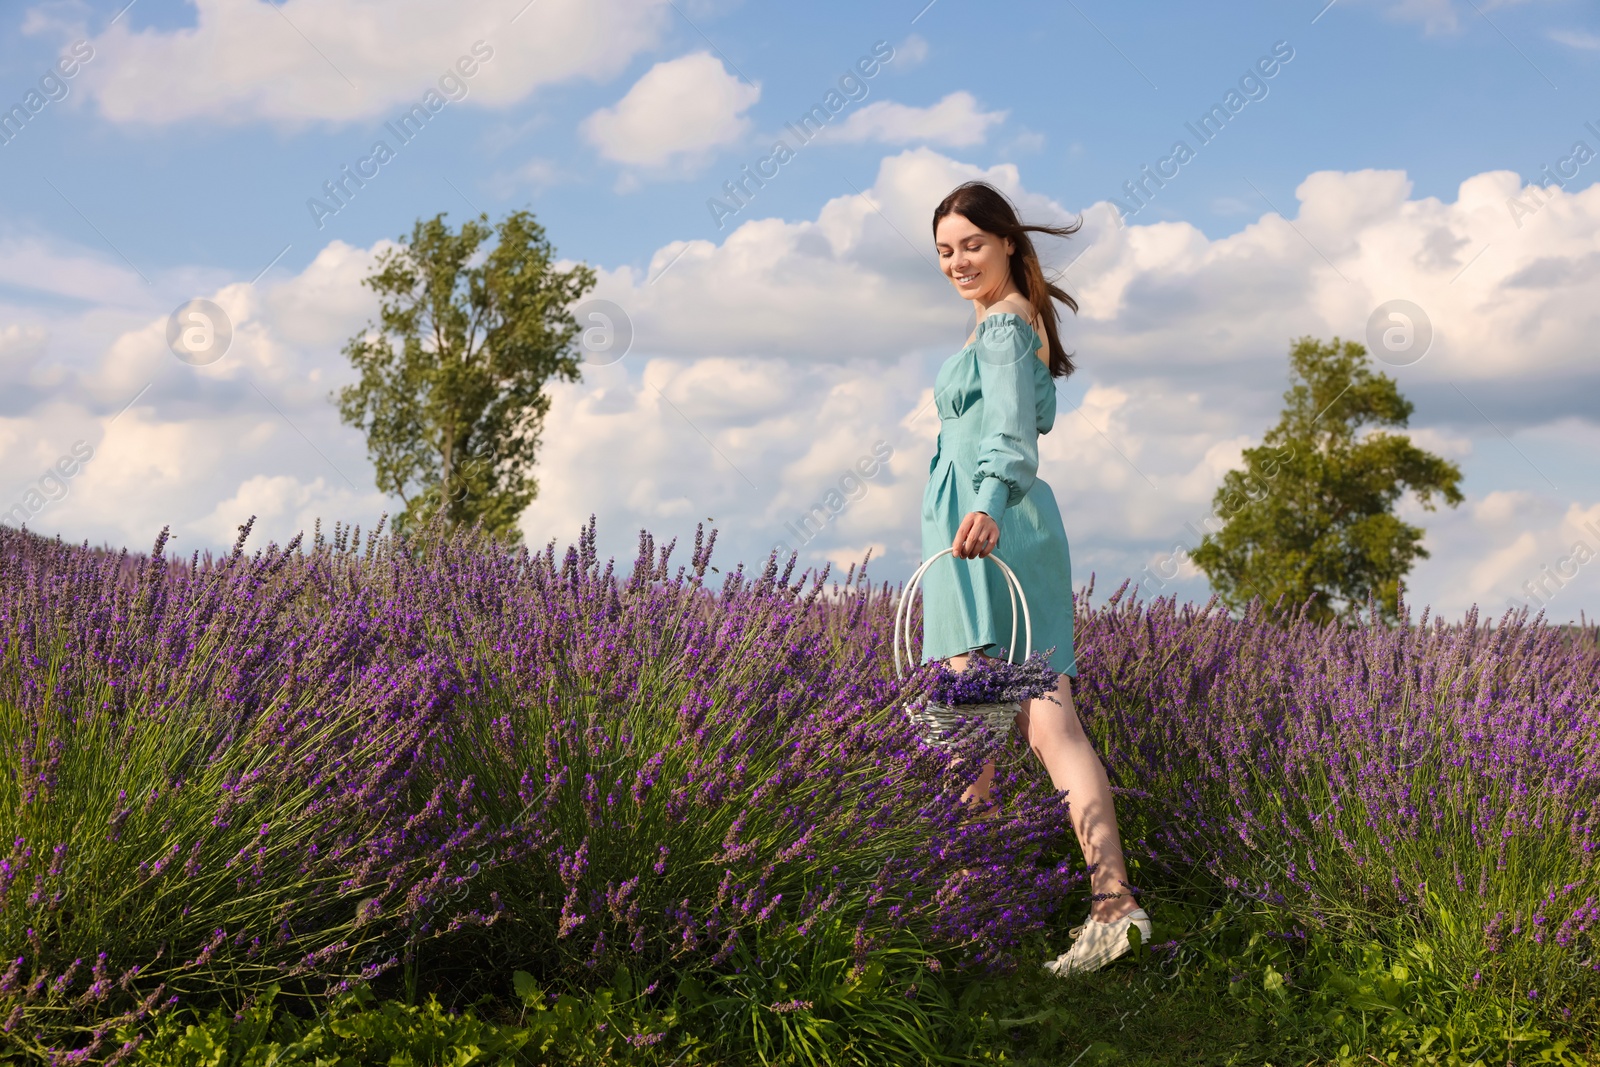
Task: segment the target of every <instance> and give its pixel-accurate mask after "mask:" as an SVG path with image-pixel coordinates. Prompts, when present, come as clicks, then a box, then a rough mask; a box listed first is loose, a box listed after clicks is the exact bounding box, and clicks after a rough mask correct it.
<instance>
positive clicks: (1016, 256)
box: [933, 182, 1083, 378]
mask: <svg viewBox="0 0 1600 1067" xmlns="http://www.w3.org/2000/svg"><path fill="white" fill-rule="evenodd" d="M946 215H960V216H961V217H962V218H964V219H966V220H967V221H968V222H970V223H972V224H973V225H974V226H976V227H977V228H978V229H980V230H983V231H984V232H986V233H992V234H994V235H995V236H996V237H999V238H1002V239H1004V238H1010V239H1011V240H1012V241H1013V242H1015V244H1016V251H1014V252H1012V253H1011V281H1012V282H1013V284H1015V285H1016V287H1017V289H1018V291H1019V292H1021V293H1022V295H1023V296H1025V297H1026V298H1027V300H1028V303H1030V304H1032V305H1033V310H1034V311H1036V312H1038V314H1039V318H1040V319H1041V320H1043V322H1044V333H1045V342H1046V345H1047V346H1048V348H1049V350H1050V375H1051V377H1054V378H1065V377H1066V376H1067V375H1069V374H1071V373H1072V372H1073V370H1074V369H1076V368H1075V367H1074V366H1073V362H1072V353H1070V352H1068V351H1067V350H1066V349H1064V348H1062V347H1061V336H1060V333H1059V331H1058V330H1057V329H1056V307H1055V304H1053V303H1052V302H1051V301H1052V299H1054V300H1059V301H1061V302H1062V303H1063V304H1065V305H1067V307H1069V308H1071V309H1072V311H1073V314H1077V311H1078V302H1077V301H1076V300H1074V299H1072V297H1071V296H1070V295H1068V293H1067V291H1066V290H1065V289H1062V288H1060V287H1058V286H1056V285H1054V284H1052V283H1051V282H1049V281H1048V280H1046V279H1045V276H1044V270H1043V268H1041V267H1040V266H1039V254H1038V253H1037V252H1035V251H1034V249H1033V241H1032V240H1031V239H1030V238H1029V237H1028V234H1030V233H1048V234H1054V235H1055V236H1057V237H1070V236H1072V235H1073V234H1075V233H1077V232H1078V230H1080V229H1081V228H1082V227H1083V219H1081V218H1080V219H1079V220H1078V221H1077V222H1075V223H1073V224H1072V225H1071V226H1030V225H1026V224H1024V223H1023V221H1022V220H1021V219H1020V218H1018V217H1017V209H1016V207H1015V206H1014V205H1013V204H1012V203H1011V201H1010V200H1007V199H1006V196H1005V194H1004V193H1002V192H1001V191H1000V190H998V189H996V188H995V187H994V186H992V185H990V184H989V183H988V182H963V183H962V184H960V185H958V186H956V187H955V188H954V189H953V190H951V192H950V195H949V196H947V197H945V198H944V199H943V200H941V201H939V206H938V207H936V208H934V209H933V232H934V236H935V237H936V238H937V237H938V234H939V220H940V219H942V218H944V217H945V216H946Z"/></svg>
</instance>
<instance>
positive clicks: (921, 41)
mask: <svg viewBox="0 0 1600 1067" xmlns="http://www.w3.org/2000/svg"><path fill="white" fill-rule="evenodd" d="M927 58H928V39H927V38H926V37H924V36H922V34H920V33H913V34H912V35H911V36H909V37H907V38H906V39H905V40H904V41H902V42H901V43H900V45H899V46H898V47H896V48H895V50H894V69H895V70H910V69H911V68H912V67H915V66H920V65H921V64H922V62H923V60H925V59H927Z"/></svg>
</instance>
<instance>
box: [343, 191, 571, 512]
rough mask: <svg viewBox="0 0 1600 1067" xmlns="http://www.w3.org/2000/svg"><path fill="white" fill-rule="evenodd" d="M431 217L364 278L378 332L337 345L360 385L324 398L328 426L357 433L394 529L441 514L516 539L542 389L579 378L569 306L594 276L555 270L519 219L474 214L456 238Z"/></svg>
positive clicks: (544, 409) (532, 484)
mask: <svg viewBox="0 0 1600 1067" xmlns="http://www.w3.org/2000/svg"><path fill="white" fill-rule="evenodd" d="M443 219H444V215H443V214H439V215H436V216H435V217H434V218H433V219H432V220H428V221H424V220H422V219H418V220H417V223H416V225H415V226H414V227H413V229H412V232H411V239H410V240H409V241H407V240H406V239H405V238H404V237H401V238H400V241H401V243H400V244H399V245H398V246H397V247H394V248H390V249H387V250H385V251H384V252H382V253H381V254H380V255H379V256H378V259H377V262H376V264H375V269H374V271H373V273H372V274H371V275H369V276H368V277H367V278H366V279H364V281H363V283H362V284H364V285H366V286H368V287H370V288H371V289H373V290H374V291H375V292H377V293H378V295H379V298H380V300H381V305H380V307H381V311H380V319H381V325H380V326H374V325H373V324H372V323H371V322H368V324H367V329H366V330H365V331H363V332H362V333H361V334H358V335H357V336H355V337H352V338H351V339H350V340H349V341H348V342H347V343H346V344H345V347H344V354H345V355H346V356H347V357H348V358H349V360H350V362H351V363H352V364H353V365H354V366H355V369H356V370H357V371H359V372H360V374H361V378H360V380H359V381H357V382H355V383H353V384H351V385H347V386H345V387H344V388H342V389H340V390H339V391H338V393H337V394H336V397H337V401H338V405H339V415H340V418H341V419H342V420H343V421H344V422H345V423H347V424H348V425H352V426H356V427H359V428H360V429H361V430H363V431H364V432H365V434H366V437H367V454H368V455H369V456H370V457H371V458H372V462H373V466H374V467H376V468H377V483H378V488H379V489H381V490H383V491H384V492H386V493H390V494H393V495H394V496H397V497H399V498H400V500H401V501H402V503H403V504H404V505H405V507H404V510H403V511H401V512H400V514H399V515H398V516H397V517H396V519H395V524H394V525H395V528H396V530H398V531H400V532H406V531H409V530H414V529H415V528H416V527H418V526H419V525H420V524H422V523H424V522H426V521H427V520H428V519H430V518H432V517H433V516H434V515H436V514H439V513H442V514H443V516H444V517H445V518H446V519H447V520H448V521H449V522H450V523H451V524H461V523H473V522H477V521H480V520H481V521H482V523H483V526H484V529H486V530H487V531H488V532H490V533H491V534H493V535H495V536H499V537H505V538H508V539H511V540H516V539H518V538H519V536H520V534H519V532H518V530H517V525H516V522H517V518H518V516H520V515H521V514H522V511H523V509H525V508H526V507H527V506H528V503H529V502H530V501H532V500H533V499H534V497H535V496H537V495H538V491H539V486H538V482H537V481H536V480H535V478H534V477H533V473H532V471H533V464H534V456H535V452H536V450H537V447H538V443H539V434H540V431H541V429H542V427H543V423H544V418H545V415H546V414H547V413H548V412H549V409H550V398H549V397H548V396H547V395H545V392H544V384H545V382H547V381H548V380H550V379H551V378H560V379H564V380H566V381H577V380H578V377H579V364H578V353H577V346H576V339H577V337H578V333H579V327H578V324H577V322H576V320H575V319H574V318H573V316H572V313H571V312H570V311H569V310H568V308H569V306H570V305H571V304H572V303H573V302H574V301H576V300H577V299H578V298H580V297H581V296H582V295H583V294H584V293H586V292H587V291H588V290H589V289H590V288H592V287H593V285H594V272H593V270H591V269H590V268H589V267H587V266H585V265H583V264H578V265H577V266H575V267H572V268H571V269H569V270H565V271H561V270H556V269H555V267H554V261H555V250H554V249H553V248H552V247H551V245H550V242H549V241H548V240H547V239H546V238H545V234H544V229H543V227H541V226H540V225H539V224H538V223H536V222H535V221H534V218H533V216H532V215H531V214H529V213H528V212H525V211H513V212H512V213H511V214H509V215H507V216H506V217H505V218H504V219H502V220H501V221H500V222H499V223H498V224H497V225H496V226H495V227H494V229H493V230H491V229H490V228H489V226H488V225H487V223H488V216H487V215H480V216H479V217H478V219H477V220H471V219H469V220H467V221H466V222H465V223H463V224H462V227H461V230H460V232H459V233H453V232H451V230H450V228H449V227H448V226H446V225H445V224H444V221H443ZM491 236H492V237H495V238H497V240H496V241H495V243H494V246H493V247H492V248H489V249H488V250H487V251H484V252H480V248H481V247H482V246H483V244H484V242H485V241H487V240H488V239H489V238H490V237H491Z"/></svg>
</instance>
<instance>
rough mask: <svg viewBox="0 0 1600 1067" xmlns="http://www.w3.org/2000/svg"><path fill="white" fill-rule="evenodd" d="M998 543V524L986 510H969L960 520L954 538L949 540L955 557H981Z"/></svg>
mask: <svg viewBox="0 0 1600 1067" xmlns="http://www.w3.org/2000/svg"><path fill="white" fill-rule="evenodd" d="M999 545H1000V524H999V523H997V522H995V521H994V520H993V519H991V518H990V517H989V515H988V513H987V512H983V511H969V512H967V517H966V518H964V519H962V520H961V528H960V529H959V530H957V531H956V539H955V540H954V541H952V542H951V544H950V548H951V552H952V554H953V555H954V556H955V557H956V558H957V559H973V558H975V557H976V558H977V559H982V558H984V557H985V556H987V555H988V554H989V553H991V552H993V551H994V550H995V549H996V548H998V547H999Z"/></svg>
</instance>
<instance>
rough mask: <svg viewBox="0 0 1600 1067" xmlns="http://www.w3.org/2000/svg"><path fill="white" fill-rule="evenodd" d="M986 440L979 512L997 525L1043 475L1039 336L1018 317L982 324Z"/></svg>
mask: <svg viewBox="0 0 1600 1067" xmlns="http://www.w3.org/2000/svg"><path fill="white" fill-rule="evenodd" d="M976 340H977V342H978V345H977V360H976V362H977V365H978V381H979V385H980V387H981V389H982V391H983V418H982V436H981V438H980V440H979V444H978V467H977V471H976V473H974V475H973V478H972V488H973V489H974V491H975V492H976V493H977V498H978V499H977V504H976V508H975V509H976V510H978V511H982V512H984V513H985V514H987V515H988V516H989V517H990V518H991V519H993V520H994V521H995V522H997V523H998V522H999V521H1000V517H1001V516H1002V515H1004V514H1005V511H1006V508H1008V507H1014V506H1015V505H1016V504H1017V502H1018V501H1020V500H1021V499H1022V498H1023V497H1024V496H1025V495H1027V492H1028V490H1029V489H1031V488H1032V487H1033V482H1034V479H1035V478H1036V477H1037V476H1038V473H1039V427H1038V422H1037V418H1038V416H1037V412H1036V410H1035V407H1036V405H1035V398H1034V370H1033V365H1032V363H1031V361H1032V360H1034V359H1036V358H1038V357H1037V356H1036V355H1035V354H1034V352H1035V350H1036V349H1037V348H1038V347H1039V335H1038V334H1037V333H1035V332H1034V331H1033V327H1031V326H1029V325H1028V324H1027V322H1026V321H1025V320H1023V319H1022V317H1021V316H1019V315H1013V314H1011V313H1009V312H1002V313H999V314H995V315H990V316H989V317H988V318H986V319H984V320H983V321H982V322H980V323H979V324H978V336H977V338H976Z"/></svg>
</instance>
